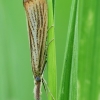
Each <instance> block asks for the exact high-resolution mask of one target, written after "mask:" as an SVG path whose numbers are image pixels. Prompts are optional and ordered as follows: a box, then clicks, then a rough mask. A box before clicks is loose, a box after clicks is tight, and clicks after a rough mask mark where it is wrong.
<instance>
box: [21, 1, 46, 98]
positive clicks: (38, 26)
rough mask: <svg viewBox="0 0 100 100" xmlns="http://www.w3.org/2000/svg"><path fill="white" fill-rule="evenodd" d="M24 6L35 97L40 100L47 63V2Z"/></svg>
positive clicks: (32, 2) (24, 3)
mask: <svg viewBox="0 0 100 100" xmlns="http://www.w3.org/2000/svg"><path fill="white" fill-rule="evenodd" d="M23 5H24V8H25V12H26V16H27V23H28V31H29V32H28V33H29V40H30V51H31V63H32V72H33V76H34V81H35V89H34V95H35V99H36V100H40V91H41V82H43V71H44V68H45V63H46V37H47V24H48V15H47V2H46V0H24V1H23ZM43 84H44V83H43Z"/></svg>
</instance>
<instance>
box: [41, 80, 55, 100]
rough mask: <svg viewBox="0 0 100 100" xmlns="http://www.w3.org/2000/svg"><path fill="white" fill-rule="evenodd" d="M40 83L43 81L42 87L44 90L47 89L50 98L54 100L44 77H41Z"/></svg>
mask: <svg viewBox="0 0 100 100" xmlns="http://www.w3.org/2000/svg"><path fill="white" fill-rule="evenodd" d="M42 83H43V87H44V89H45V92H46V91H47V90H48V92H49V93H50V95H51V97H52V99H53V100H55V98H54V97H53V95H52V93H51V91H50V89H49V87H48V85H47V83H46V81H45V80H44V78H42ZM46 87H47V90H46ZM46 94H47V92H46Z"/></svg>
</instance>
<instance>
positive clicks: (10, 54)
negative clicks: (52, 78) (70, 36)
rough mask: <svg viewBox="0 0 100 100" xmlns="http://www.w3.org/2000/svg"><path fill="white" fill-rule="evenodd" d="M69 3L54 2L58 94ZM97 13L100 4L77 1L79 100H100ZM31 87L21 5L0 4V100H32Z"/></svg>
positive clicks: (99, 1) (2, 0)
mask: <svg viewBox="0 0 100 100" xmlns="http://www.w3.org/2000/svg"><path fill="white" fill-rule="evenodd" d="M71 3H72V1H71V0H55V6H54V15H55V16H54V19H55V41H56V58H57V87H58V91H59V86H60V79H61V72H62V66H63V59H64V52H65V45H66V36H67V35H66V34H67V30H68V23H69V15H70V8H71ZM99 10H100V0H88V1H87V0H81V1H79V11H78V12H79V18H78V19H79V20H78V22H79V27H78V28H79V40H78V41H79V42H78V46H79V51H78V100H100V95H99V94H100V74H99V73H100V61H99V60H100V12H99ZM46 74H47V70H46V71H45V75H44V77H45V78H46ZM33 87H34V81H33V75H32V71H31V61H30V50H29V41H28V32H27V25H26V15H25V11H24V7H23V1H22V0H19V1H17V0H16V1H15V0H12V1H6V0H0V100H33V98H34V96H33ZM58 91H57V92H58ZM42 98H45V100H46V97H45V93H44V91H43V94H42Z"/></svg>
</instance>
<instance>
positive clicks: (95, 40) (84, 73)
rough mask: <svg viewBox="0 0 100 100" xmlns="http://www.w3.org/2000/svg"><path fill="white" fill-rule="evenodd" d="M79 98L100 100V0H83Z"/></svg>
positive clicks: (81, 6)
mask: <svg viewBox="0 0 100 100" xmlns="http://www.w3.org/2000/svg"><path fill="white" fill-rule="evenodd" d="M79 13H80V15H79V26H80V27H79V75H78V87H79V89H78V95H79V96H78V99H79V100H83V99H84V100H100V0H88V1H87V0H81V1H80V11H79Z"/></svg>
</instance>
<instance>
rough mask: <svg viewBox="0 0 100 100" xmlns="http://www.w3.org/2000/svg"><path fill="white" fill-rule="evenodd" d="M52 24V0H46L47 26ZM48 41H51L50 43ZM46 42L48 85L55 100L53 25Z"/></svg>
mask: <svg viewBox="0 0 100 100" xmlns="http://www.w3.org/2000/svg"><path fill="white" fill-rule="evenodd" d="M52 25H54V17H53V5H52V0H48V28H49V27H51V26H52ZM53 39H54V40H53ZM52 40H53V41H52ZM50 41H52V42H51V43H50ZM48 43H50V44H49V46H48V86H49V89H50V91H51V93H52V95H53V96H54V98H55V100H57V72H56V50H55V36H54V27H52V28H51V29H50V30H49V32H48ZM48 100H52V97H51V96H50V94H49V96H48Z"/></svg>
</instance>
